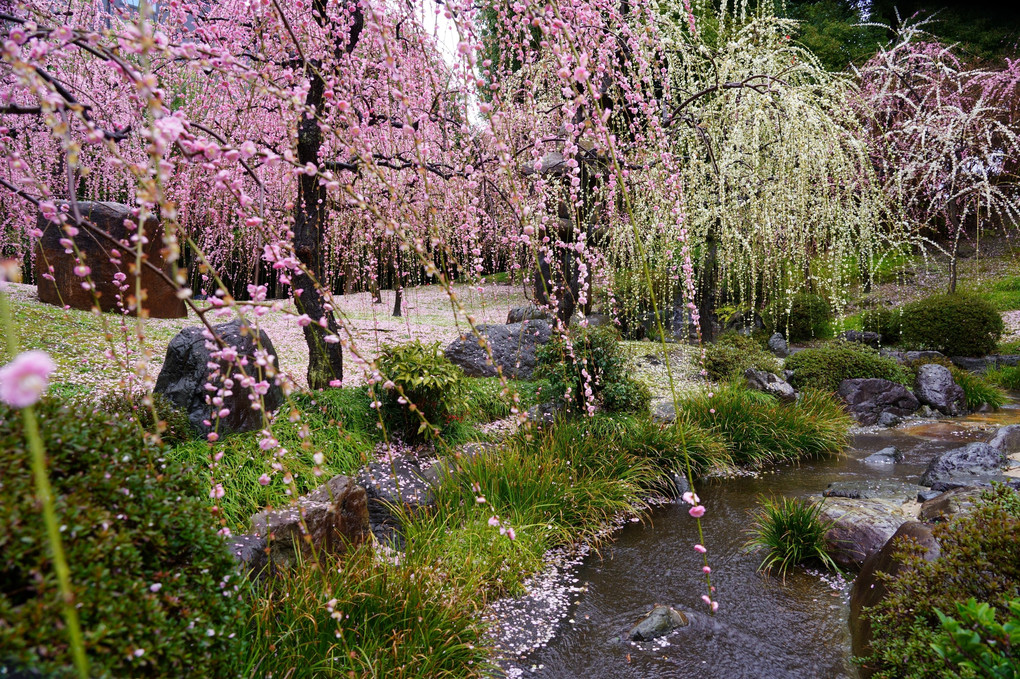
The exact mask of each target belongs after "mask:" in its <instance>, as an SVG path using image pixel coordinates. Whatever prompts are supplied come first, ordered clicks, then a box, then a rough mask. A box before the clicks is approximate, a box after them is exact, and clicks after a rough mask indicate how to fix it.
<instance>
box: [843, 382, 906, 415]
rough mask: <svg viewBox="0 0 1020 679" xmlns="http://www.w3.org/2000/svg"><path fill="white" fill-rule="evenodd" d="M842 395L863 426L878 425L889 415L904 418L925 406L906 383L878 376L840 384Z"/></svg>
mask: <svg viewBox="0 0 1020 679" xmlns="http://www.w3.org/2000/svg"><path fill="white" fill-rule="evenodd" d="M839 395H840V397H841V398H842V399H843V400H844V401H845V402H846V404H847V406H848V409H849V410H850V413H851V414H852V415H853V416H854V417H855V418H856V419H857V421H858V422H860V423H861V424H863V425H872V424H876V423H877V422H878V421H879V418H881V417H882V415H883V414H885V413H888V414H889V415H893V416H896V417H904V416H906V415H910V414H911V413H913V412H914V411H916V410H917V409H918V408H919V407H920V406H921V404H920V403H919V402H918V400H917V398H916V397H915V396H914V395H913V394H912V393H911V392H910V390H909V389H907V388H906V387H904V386H903V385H902V384H897V383H896V382H890V381H889V380H883V379H878V378H876V377H870V378H857V379H852V380H843V381H842V382H840V383H839ZM885 419H886V421H891V420H889V419H888V418H885Z"/></svg>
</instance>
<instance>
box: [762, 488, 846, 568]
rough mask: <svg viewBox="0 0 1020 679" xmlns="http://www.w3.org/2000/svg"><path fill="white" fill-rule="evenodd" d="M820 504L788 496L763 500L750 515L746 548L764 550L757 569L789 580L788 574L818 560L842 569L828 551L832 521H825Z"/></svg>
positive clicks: (828, 565)
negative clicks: (826, 541) (826, 537)
mask: <svg viewBox="0 0 1020 679" xmlns="http://www.w3.org/2000/svg"><path fill="white" fill-rule="evenodd" d="M821 511H822V504H821V503H814V502H809V501H807V500H799V499H793V498H787V497H779V498H776V497H761V498H759V500H758V506H757V508H755V509H754V510H753V511H752V512H751V527H750V529H749V532H750V534H751V538H750V539H749V540H748V541H747V544H746V547H747V548H748V549H750V550H762V551H764V552H765V558H764V559H762V562H761V564H759V566H758V570H759V571H762V572H763V573H765V574H766V575H770V574H771V573H772V571H773V570H776V571H778V572H779V575H780V577H782V578H783V580H784V581H785V580H786V573H787V572H788V571H789V570H790V569H791V568H793V567H794V566H796V565H798V564H802V563H805V562H807V561H815V562H818V563H820V564H821V565H822V566H824V567H825V568H828V569H830V570H839V569H838V568H837V567H836V564H835V562H834V561H833V560H832V557H830V556H829V554H828V552H826V551H825V533H826V532H827V531H828V530H829V528H830V527H831V522H825V521H822V519H821V518H820V516H821Z"/></svg>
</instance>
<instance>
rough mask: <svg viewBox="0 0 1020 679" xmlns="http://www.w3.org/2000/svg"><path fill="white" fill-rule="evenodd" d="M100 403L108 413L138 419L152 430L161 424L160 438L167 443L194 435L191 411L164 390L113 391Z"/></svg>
mask: <svg viewBox="0 0 1020 679" xmlns="http://www.w3.org/2000/svg"><path fill="white" fill-rule="evenodd" d="M146 398H149V399H151V401H152V405H151V406H150V405H149V404H148V403H146ZM97 405H98V409H99V410H101V411H102V412H104V413H106V414H107V415H109V416H112V417H115V418H121V419H123V420H125V421H128V422H134V423H135V424H136V425H137V426H139V427H141V428H142V429H143V430H145V431H147V432H149V433H152V434H154V433H156V429H157V423H159V428H161V429H162V431H160V432H159V435H160V438H161V439H162V440H163V443H166V444H167V445H174V444H176V443H181V442H183V441H187V440H189V439H191V438H193V437H194V430H193V429H192V428H191V422H189V421H188V414H187V413H186V412H184V411H183V410H180V409H179V408H178V407H177V406H176V405H174V403H173V402H172V401H171V400H170V399H168V398H167V397H166V396H164V395H163V394H148V393H146V392H144V391H132V392H113V393H108V394H104V395H103V396H102V397H101V398H100V399H99V403H98V404H97ZM153 410H155V411H156V417H155V418H153V416H152V412H153Z"/></svg>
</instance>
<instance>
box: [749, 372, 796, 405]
mask: <svg viewBox="0 0 1020 679" xmlns="http://www.w3.org/2000/svg"><path fill="white" fill-rule="evenodd" d="M744 379H745V380H746V382H747V387H748V388H749V389H754V390H755V391H762V392H765V393H766V394H770V395H772V396H775V397H776V398H777V399H779V400H780V401H782V402H783V403H793V402H795V401H796V400H797V392H796V391H794V389H793V387H792V386H790V384H789V383H788V382H786V381H785V380H783V379H782V378H781V377H779V376H778V375H776V374H774V373H770V372H765V371H764V370H756V369H754V368H748V369H747V370H745V371H744Z"/></svg>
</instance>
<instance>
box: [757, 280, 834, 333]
mask: <svg viewBox="0 0 1020 679" xmlns="http://www.w3.org/2000/svg"><path fill="white" fill-rule="evenodd" d="M833 318H834V316H833V313H832V307H831V306H830V305H829V302H828V301H827V300H826V299H825V298H824V297H822V296H821V295H815V294H813V293H809V292H801V293H798V294H796V295H794V296H793V299H791V300H790V302H789V308H787V305H786V304H785V302H784V301H776V302H773V303H772V304H770V305H769V307H768V309H766V310H765V314H764V322H765V327H766V328H772V329H775V330H778V331H779V332H782V333H784V334H785V335H786V339H787V340H788V341H790V342H808V341H810V340H814V339H829V338H830V337H832V334H833V333H832V320H833Z"/></svg>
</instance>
